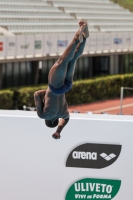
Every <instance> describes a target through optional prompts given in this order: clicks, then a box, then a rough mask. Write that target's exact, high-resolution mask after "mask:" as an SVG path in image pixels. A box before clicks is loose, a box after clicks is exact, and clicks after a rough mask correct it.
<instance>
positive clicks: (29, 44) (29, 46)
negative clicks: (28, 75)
mask: <svg viewBox="0 0 133 200" xmlns="http://www.w3.org/2000/svg"><path fill="white" fill-rule="evenodd" d="M25 47H26V48H25V55H26V56H28V55H35V44H34V36H32V35H31V36H26V38H25Z"/></svg>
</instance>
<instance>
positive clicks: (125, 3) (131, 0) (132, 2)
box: [111, 0, 133, 12]
mask: <svg viewBox="0 0 133 200" xmlns="http://www.w3.org/2000/svg"><path fill="white" fill-rule="evenodd" d="M111 1H113V2H114V3H118V4H119V5H120V6H122V7H124V8H126V9H129V10H130V11H131V12H133V0H111Z"/></svg>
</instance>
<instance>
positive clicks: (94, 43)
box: [89, 33, 97, 51]
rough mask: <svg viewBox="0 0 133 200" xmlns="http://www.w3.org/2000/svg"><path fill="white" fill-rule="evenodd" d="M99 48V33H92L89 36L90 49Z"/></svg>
mask: <svg viewBox="0 0 133 200" xmlns="http://www.w3.org/2000/svg"><path fill="white" fill-rule="evenodd" d="M96 50H97V33H91V34H90V38H89V51H96Z"/></svg>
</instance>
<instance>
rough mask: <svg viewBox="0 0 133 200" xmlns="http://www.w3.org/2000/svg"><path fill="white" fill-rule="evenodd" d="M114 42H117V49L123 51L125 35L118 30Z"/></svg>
mask: <svg viewBox="0 0 133 200" xmlns="http://www.w3.org/2000/svg"><path fill="white" fill-rule="evenodd" d="M114 44H115V49H116V50H119V51H122V49H123V44H124V37H123V33H121V32H118V33H117V34H116V36H115V37H114Z"/></svg>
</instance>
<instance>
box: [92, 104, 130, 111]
mask: <svg viewBox="0 0 133 200" xmlns="http://www.w3.org/2000/svg"><path fill="white" fill-rule="evenodd" d="M131 106H133V103H130V104H126V105H123V106H122V108H128V107H131ZM117 109H120V106H115V107H110V108H104V109H101V110H95V111H94V112H93V111H92V112H93V113H98V112H105V111H111V110H117Z"/></svg>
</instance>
